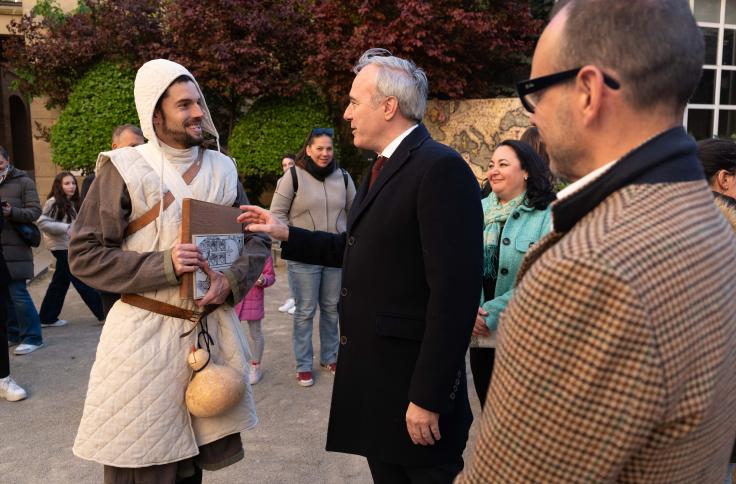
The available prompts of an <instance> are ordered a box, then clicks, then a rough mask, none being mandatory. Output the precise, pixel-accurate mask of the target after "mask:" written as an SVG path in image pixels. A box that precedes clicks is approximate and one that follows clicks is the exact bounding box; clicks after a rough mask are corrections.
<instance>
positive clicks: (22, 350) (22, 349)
mask: <svg viewBox="0 0 736 484" xmlns="http://www.w3.org/2000/svg"><path fill="white" fill-rule="evenodd" d="M41 346H43V343H41V344H40V345H29V344H27V343H23V344H20V345H18V346H16V347H15V349H14V350H13V353H15V354H16V355H27V354H28V353H33V352H34V351H36V350H37V349H39V348H40V347H41Z"/></svg>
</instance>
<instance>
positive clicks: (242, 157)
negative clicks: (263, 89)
mask: <svg viewBox="0 0 736 484" xmlns="http://www.w3.org/2000/svg"><path fill="white" fill-rule="evenodd" d="M330 126H332V122H331V121H330V116H329V114H328V109H327V104H326V103H325V102H324V101H322V100H321V99H320V98H319V97H318V96H316V95H314V94H310V93H304V94H301V95H299V96H296V97H293V98H283V97H266V98H261V99H258V100H257V101H256V102H255V103H254V104H253V106H251V108H250V109H249V110H248V112H247V113H246V114H245V116H244V117H243V118H241V119H240V120H239V121H238V122H237V123H236V124H235V127H234V128H233V131H232V134H231V135H230V141H229V149H230V154H231V155H232V157H233V158H235V160H236V161H237V163H238V170H239V171H240V172H241V173H242V174H244V175H245V176H247V177H251V176H264V175H280V174H281V173H282V171H281V157H282V155H283V154H284V153H287V152H292V153H296V152H297V151H298V150H299V149H300V148H301V146H302V143H304V139H305V138H306V137H307V134H308V133H309V131H311V129H312V128H314V127H330ZM335 147H336V148H337V143H335ZM336 156H337V155H336Z"/></svg>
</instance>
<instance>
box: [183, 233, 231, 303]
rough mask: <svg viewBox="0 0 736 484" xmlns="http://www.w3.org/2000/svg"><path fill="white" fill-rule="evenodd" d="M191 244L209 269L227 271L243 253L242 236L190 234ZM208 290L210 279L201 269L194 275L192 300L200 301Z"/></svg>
mask: <svg viewBox="0 0 736 484" xmlns="http://www.w3.org/2000/svg"><path fill="white" fill-rule="evenodd" d="M192 242H193V243H194V244H195V245H196V246H197V247H198V248H199V250H200V251H201V252H202V255H204V258H205V260H207V262H208V263H209V265H210V268H212V269H214V270H216V271H222V270H223V269H227V268H229V267H230V265H231V264H232V263H233V262H235V259H237V258H238V257H239V256H240V253H241V252H242V251H243V234H206V235H196V234H192ZM209 288H210V278H209V277H207V274H205V272H204V271H203V270H202V269H197V272H195V273H194V299H202V297H203V296H204V295H205V294H207V291H208V290H209Z"/></svg>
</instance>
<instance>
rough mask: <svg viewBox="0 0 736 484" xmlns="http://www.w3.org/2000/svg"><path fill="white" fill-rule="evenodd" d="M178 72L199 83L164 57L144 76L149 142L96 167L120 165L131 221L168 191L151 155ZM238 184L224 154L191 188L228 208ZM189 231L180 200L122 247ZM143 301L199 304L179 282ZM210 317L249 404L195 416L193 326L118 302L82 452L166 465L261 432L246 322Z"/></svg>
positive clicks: (98, 365) (93, 388)
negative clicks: (188, 397) (165, 97)
mask: <svg viewBox="0 0 736 484" xmlns="http://www.w3.org/2000/svg"><path fill="white" fill-rule="evenodd" d="M179 75H188V76H189V77H191V74H189V72H188V71H187V70H186V69H184V68H183V67H182V66H179V65H178V64H175V63H173V62H169V61H165V60H161V59H159V60H155V61H150V62H148V63H146V64H145V65H144V66H143V67H142V68H141V69H140V70H139V72H138V75H137V77H136V83H135V97H136V107H137V109H138V113H139V115H140V117H141V127H142V128H143V132H144V134H145V136H146V138H148V139H149V143H148V144H147V145H143V146H141V147H137V148H126V149H120V150H115V151H111V152H108V153H103V154H101V155H100V157H99V159H98V162H97V165H98V168H99V167H100V166H101V165H102V164H104V163H108V162H112V163H113V164H114V165H115V167H116V168H117V170H118V172H119V173H120V175H121V176H122V177H123V179H124V181H125V184H126V187H127V189H128V192H129V194H130V198H131V203H132V205H133V210H132V214H131V219H134V218H137V217H138V216H140V214H142V213H145V212H146V211H147V210H149V209H150V208H151V207H153V206H155V205H156V204H157V203H159V202H160V200H161V193H162V189H165V187H162V184H161V182H160V177H159V176H158V175H157V173H156V172H155V171H154V170H153V168H152V167H151V165H150V164H149V163H148V162H147V161H146V160H145V159H144V157H143V156H142V153H143V152H144V151H145V150H149V151H150V150H154V151H155V152H156V154H157V155H158V156H160V159H161V160H162V163H164V156H163V153H161V152H160V149H159V147H158V146H159V145H158V142H157V140H156V137H155V134H154V132H153V124H152V120H151V118H152V115H153V109H154V106H155V105H156V102H157V100H158V98H159V97H160V96H161V94H162V93H163V92H164V91H165V90H166V87H167V86H168V85H169V84H170V83H171V81H173V80H174V79H176V78H177V77H178V76H179ZM192 80H193V78H192ZM202 109H203V110H204V112H205V119H204V120H203V128H204V129H205V130H206V131H209V132H211V133H212V134H214V135H215V136H216V135H217V132H216V131H215V129H214V125H213V124H212V121H211V119H210V116H209V111H208V110H207V106H206V105H205V104H204V99H203V104H202ZM192 161H194V159H192ZM165 164H166V170H176V171H177V172H178V173H179V174H181V173H183V172H184V171H185V170H186V169H187V168H189V166H190V165H191V163H178V164H176V163H171V162H168V161H166V162H165ZM237 183H238V178H237V173H236V171H235V166H234V164H233V163H232V161H231V160H230V159H229V158H228V157H226V156H225V155H223V154H221V153H219V152H215V151H207V152H206V154H205V156H204V159H203V162H202V168H201V169H200V171H199V173H198V175H197V177H196V178H195V179H194V180H193V182H192V183H191V184H190V185H189V189H190V190H191V193H192V196H193V197H194V198H196V199H199V200H204V201H208V202H212V203H217V204H220V205H226V206H229V205H232V204H233V202H234V201H235V198H236V195H237ZM111 203H118V201H117V200H114V201H111ZM180 229H181V211H180V209H179V205H178V204H176V203H174V204H172V205H171V206H170V207H169V208H168V209H167V210H166V211H164V212H163V214H162V215H161V216H160V218H159V220H157V223H152V224H149V225H147V226H146V227H145V228H144V229H142V230H140V231H138V232H136V233H134V234H133V235H132V236H130V237H128V238H127V239H126V240H125V242H124V244H123V247H122V249H123V250H128V251H139V252H147V251H154V250H163V249H165V248H169V247H172V246H173V245H174V244H176V243H177V242H178V240H179V233H180ZM162 270H163V268H162ZM142 295H143V296H145V297H148V298H151V299H156V300H159V301H163V302H166V303H168V304H173V305H176V306H179V307H187V308H188V309H194V307H195V306H194V303H193V301H184V300H181V299H180V298H179V288H178V286H175V287H164V288H160V289H158V290H155V291H151V292H147V293H143V294H142ZM207 321H208V326H209V332H210V334H211V335H212V337H213V338H214V341H215V345H214V346H213V347H212V348H211V358H212V359H213V361H214V362H215V363H217V364H219V365H224V366H229V367H231V368H233V369H235V370H236V371H237V372H238V373H240V374H241V375H243V379H244V381H245V382H246V394H245V396H244V397H243V400H242V401H241V402H240V404H239V405H237V406H236V407H235V408H233V409H231V410H230V411H229V412H227V413H225V414H223V415H220V416H217V417H213V418H206V419H200V418H193V417H191V416H190V414H189V412H188V411H187V409H186V404H185V401H184V394H185V391H186V387H187V384H188V382H189V379H190V377H191V370H190V368H189V366H188V365H187V362H186V357H187V355H188V353H189V351H190V349H191V347H192V345H193V344H195V342H196V332H194V333H192V334H191V335H190V336H188V337H186V338H180V335H181V334H183V333H185V332H186V331H188V330H189V329H191V326H192V323H190V322H188V321H184V320H181V319H176V318H171V317H167V316H163V315H160V314H156V313H151V312H149V311H145V310H143V309H140V308H136V307H133V306H130V305H128V304H125V303H123V302H122V301H118V302H117V303H116V304H115V306H114V307H113V308H112V310H111V312H110V314H109V315H108V318H107V321H106V323H105V326H104V328H103V331H102V335H101V338H100V343H99V345H98V347H97V355H96V359H95V363H94V365H93V366H92V370H91V373H90V380H89V387H88V389H87V398H86V401H85V405H84V411H83V415H82V421H81V422H80V425H79V431H78V433H77V437H76V440H75V443H74V448H73V451H74V454H75V455H76V456H78V457H81V458H84V459H88V460H93V461H96V462H99V463H101V464H105V465H110V466H116V467H134V468H135V467H147V466H152V465H158V464H165V463H170V462H176V461H179V460H182V459H185V458H188V457H192V456H194V455H197V453H198V452H199V451H198V449H197V447H198V446H201V445H204V444H207V443H210V442H213V441H215V440H217V439H219V438H221V437H224V436H226V435H229V434H233V433H237V432H240V431H242V430H246V429H249V428H252V427H253V426H255V424H256V422H257V417H256V414H255V403H254V402H253V394H252V390H251V388H250V386H249V385H248V384H247V378H246V375H247V372H246V367H247V364H248V361H249V360H250V355H249V352H248V345H247V340H246V338H245V336H244V335H243V333H242V330H241V328H240V322H239V320H238V318H237V317H236V315H235V312H234V310H233V309H232V307H228V306H221V307H220V308H218V309H217V310H216V311H215V312H213V313H212V314H211V315H209V316H208V318H207Z"/></svg>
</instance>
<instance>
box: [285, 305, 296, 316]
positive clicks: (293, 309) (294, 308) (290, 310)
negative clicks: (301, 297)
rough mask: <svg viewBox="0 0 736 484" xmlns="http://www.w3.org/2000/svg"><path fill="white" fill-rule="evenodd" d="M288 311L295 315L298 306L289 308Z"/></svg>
mask: <svg viewBox="0 0 736 484" xmlns="http://www.w3.org/2000/svg"><path fill="white" fill-rule="evenodd" d="M286 312H287V313H289V314H291V315H292V316H293V315H294V313H295V312H296V306H294V307H292V308H291V309H289V310H288V311H286Z"/></svg>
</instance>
